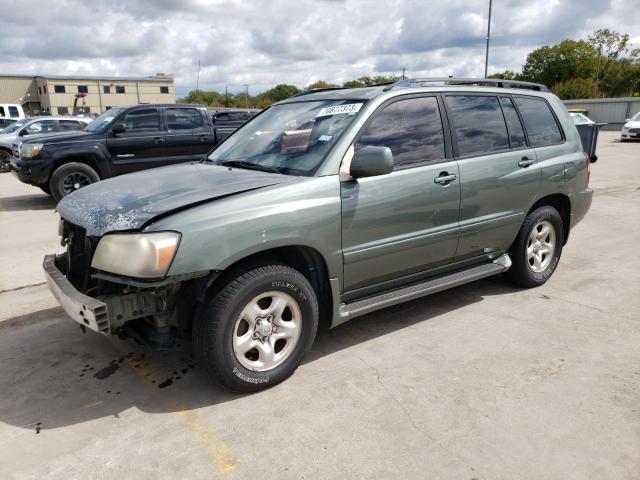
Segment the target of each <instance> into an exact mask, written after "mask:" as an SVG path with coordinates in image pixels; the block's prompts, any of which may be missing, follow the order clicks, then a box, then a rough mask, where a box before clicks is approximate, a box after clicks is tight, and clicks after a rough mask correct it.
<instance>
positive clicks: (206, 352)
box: [193, 265, 319, 393]
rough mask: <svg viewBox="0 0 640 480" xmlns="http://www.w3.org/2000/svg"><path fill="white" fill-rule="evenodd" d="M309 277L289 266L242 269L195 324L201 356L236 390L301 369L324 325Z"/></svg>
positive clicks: (218, 378) (253, 387)
mask: <svg viewBox="0 0 640 480" xmlns="http://www.w3.org/2000/svg"><path fill="white" fill-rule="evenodd" d="M318 317H319V314H318V301H317V298H316V294H315V292H314V290H313V288H312V287H311V284H310V283H309V281H308V280H307V279H306V278H305V277H304V276H303V275H302V274H301V273H300V272H298V271H297V270H294V269H293V268H291V267H288V266H285V265H267V266H262V267H256V268H253V269H251V270H246V271H239V272H238V274H237V276H235V278H232V279H231V280H230V281H228V282H227V284H226V285H225V286H223V287H222V288H221V289H220V290H219V291H218V293H217V294H216V295H215V296H214V297H213V298H212V299H211V300H210V301H209V302H208V304H207V305H206V306H205V307H204V308H203V310H202V312H201V314H200V315H199V316H198V317H197V318H196V320H195V322H194V326H193V346H194V350H195V353H196V356H197V357H198V359H199V360H200V362H201V364H202V365H203V366H204V367H205V369H206V371H207V372H208V373H209V375H210V376H211V377H212V378H213V379H215V380H216V381H218V382H220V383H221V384H222V385H223V386H225V387H226V388H228V389H229V390H231V391H234V392H242V393H246V392H255V391H258V390H263V389H265V388H269V387H271V386H273V385H276V384H278V383H280V382H282V381H283V380H285V379H287V378H288V377H289V376H291V375H292V374H293V372H294V371H295V370H296V368H297V367H298V365H299V364H300V362H301V361H302V358H303V357H304V355H305V353H306V352H307V351H308V350H309V348H310V347H311V345H312V344H313V340H314V338H315V335H316V331H317V329H318Z"/></svg>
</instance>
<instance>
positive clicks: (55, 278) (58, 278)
mask: <svg viewBox="0 0 640 480" xmlns="http://www.w3.org/2000/svg"><path fill="white" fill-rule="evenodd" d="M42 267H43V269H44V276H45V279H46V281H47V284H48V285H49V290H51V293H52V294H53V296H54V297H56V300H58V302H59V303H60V305H61V306H62V308H63V309H64V311H65V312H66V313H67V315H69V316H70V317H71V318H72V319H73V320H75V321H76V322H78V323H79V324H80V325H82V326H83V327H86V328H89V329H91V330H93V331H94V332H98V333H102V334H104V335H108V334H110V333H111V326H110V323H109V313H108V310H107V305H106V304H105V303H104V302H101V301H100V300H97V299H95V298H92V297H89V296H88V295H85V294H84V293H81V292H79V291H78V290H76V288H75V287H74V286H73V285H72V284H71V282H69V280H67V278H66V277H65V276H64V274H63V273H62V272H61V271H60V270H59V269H58V267H57V266H56V256H55V255H47V256H45V257H44V262H43V265H42Z"/></svg>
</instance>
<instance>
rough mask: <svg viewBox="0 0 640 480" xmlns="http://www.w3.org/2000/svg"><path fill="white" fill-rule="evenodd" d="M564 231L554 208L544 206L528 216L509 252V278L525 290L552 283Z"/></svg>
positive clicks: (560, 251) (560, 219) (560, 218)
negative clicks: (551, 278)
mask: <svg viewBox="0 0 640 480" xmlns="http://www.w3.org/2000/svg"><path fill="white" fill-rule="evenodd" d="M563 232H564V230H563V225H562V217H560V214H559V213H558V211H557V210H556V209H555V208H553V207H550V206H543V207H540V208H537V209H535V210H534V211H533V212H531V213H530V214H529V215H527V217H526V218H525V220H524V223H523V224H522V227H520V232H518V236H517V237H516V240H515V242H513V245H512V246H511V249H510V250H509V256H510V257H511V261H512V262H513V265H512V266H511V268H510V269H509V270H508V271H507V273H506V276H507V278H508V279H509V280H510V281H511V282H512V283H514V284H515V285H517V286H519V287H524V288H531V287H538V286H540V285H542V284H544V283H545V282H546V281H547V280H549V278H550V277H551V275H553V272H554V271H555V269H556V267H557V266H558V262H559V261H560V255H561V254H562V245H563V243H564V236H563Z"/></svg>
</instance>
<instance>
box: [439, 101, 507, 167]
mask: <svg viewBox="0 0 640 480" xmlns="http://www.w3.org/2000/svg"><path fill="white" fill-rule="evenodd" d="M447 104H448V105H449V108H450V110H451V115H452V117H453V118H452V120H453V132H454V135H455V137H456V141H457V143H458V154H459V155H461V156H464V155H479V154H484V153H489V152H494V151H497V150H506V149H508V148H509V134H508V133H507V127H506V125H505V122H504V117H503V116H502V109H501V108H500V104H499V103H498V97H486V96H480V95H451V96H447Z"/></svg>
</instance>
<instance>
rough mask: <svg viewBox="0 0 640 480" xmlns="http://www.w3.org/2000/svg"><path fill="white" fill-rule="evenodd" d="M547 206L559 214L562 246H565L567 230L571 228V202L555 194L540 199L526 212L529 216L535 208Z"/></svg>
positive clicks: (562, 195)
mask: <svg viewBox="0 0 640 480" xmlns="http://www.w3.org/2000/svg"><path fill="white" fill-rule="evenodd" d="M544 206H549V207H553V208H555V209H556V210H557V211H558V213H559V214H560V218H562V230H563V231H562V244H563V245H566V243H567V241H568V240H569V230H570V227H571V200H569V197H568V196H566V195H564V194H562V193H556V194H553V195H547V196H546V197H542V198H540V199H539V200H537V201H536V203H534V204H533V205H532V207H531V208H530V209H529V211H528V212H527V215H529V214H530V213H531V212H533V211H534V210H535V209H536V208H540V207H544Z"/></svg>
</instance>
